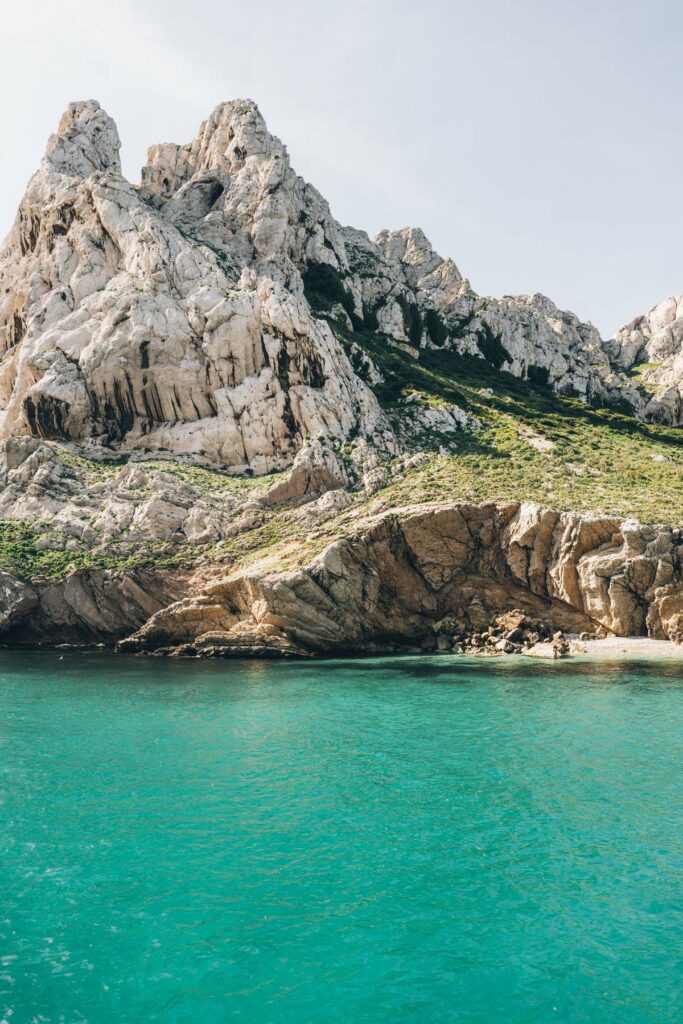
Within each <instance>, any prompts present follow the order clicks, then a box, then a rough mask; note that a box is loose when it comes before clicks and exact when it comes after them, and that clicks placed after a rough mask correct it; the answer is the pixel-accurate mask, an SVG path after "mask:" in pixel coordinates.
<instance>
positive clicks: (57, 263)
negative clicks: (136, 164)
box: [0, 102, 386, 472]
mask: <svg viewBox="0 0 683 1024" xmlns="http://www.w3.org/2000/svg"><path fill="white" fill-rule="evenodd" d="M228 140H230V141H228ZM118 150H119V139H118V134H117V131H116V127H115V125H114V123H113V121H112V120H111V118H109V117H108V116H107V115H106V114H105V113H104V111H103V110H101V108H100V107H99V106H98V104H96V103H94V102H87V103H80V104H73V105H72V106H71V107H70V108H69V111H68V112H67V114H66V115H65V116H64V118H63V119H62V122H61V123H60V128H59V132H58V134H57V135H55V136H53V137H52V138H51V139H50V141H49V143H48V148H47V152H46V155H45V158H44V160H43V162H42V164H41V167H40V169H39V171H38V172H37V173H36V175H34V177H33V178H32V180H31V182H30V183H29V186H28V190H27V193H26V196H25V197H24V199H23V200H22V203H21V206H20V208H19V212H18V214H17V218H16V221H15V224H14V226H13V229H12V231H11V233H10V235H9V238H8V239H7V242H6V245H5V248H4V250H3V253H2V257H1V259H0V295H1V296H2V309H1V312H0V323H1V325H2V326H1V327H0V337H1V338H2V348H3V359H2V364H1V366H0V406H1V407H2V414H1V426H0V430H1V432H2V435H3V436H9V435H12V434H16V433H25V432H28V433H31V434H33V435H35V436H38V437H43V438H51V439H64V440H86V439H94V440H96V441H97V442H99V443H101V444H106V445H110V446H113V447H116V448H120V449H123V450H128V451H130V450H134V449H140V448H144V449H146V450H150V451H155V450H165V451H169V452H172V453H174V454H186V455H191V456H195V457H197V458H200V459H203V460H205V461H207V462H209V463H213V464H218V465H224V466H231V467H241V466H245V467H250V468H251V469H253V470H254V471H256V472H266V471H268V470H269V469H272V468H275V467H277V466H280V465H286V464H288V463H290V462H291V461H292V460H293V458H294V455H295V454H296V451H297V450H298V449H299V448H300V446H301V443H302V441H303V439H304V438H306V437H311V436H317V435H319V434H324V435H326V436H330V437H337V438H344V437H346V436H348V435H349V434H350V433H352V432H355V433H357V432H362V433H363V434H364V435H367V436H373V435H375V434H376V433H378V432H379V434H380V435H381V434H382V432H383V431H384V432H386V428H385V427H384V426H383V422H382V417H381V414H380V411H379V408H378V406H377V403H376V401H375V398H374V396H373V395H372V393H371V392H370V391H369V390H368V388H367V387H366V386H365V384H363V383H362V382H361V381H360V380H359V379H358V378H357V377H356V375H355V374H354V372H353V370H352V369H351V366H350V364H349V362H348V359H347V358H346V356H345V355H344V352H343V350H342V348H341V347H340V345H339V343H338V342H337V341H336V340H335V338H334V336H333V334H332V332H331V330H330V328H329V327H328V325H327V324H326V323H325V322H324V321H321V320H319V319H315V318H313V317H312V315H311V312H310V309H309V307H308V304H307V302H306V300H305V298H304V295H303V287H302V283H301V276H300V274H299V271H298V270H297V269H296V265H295V263H294V262H293V259H292V257H293V256H297V257H298V258H299V259H301V255H302V252H303V250H304V249H305V248H306V246H308V247H309V248H311V249H312V250H314V249H315V239H316V234H315V229H316V228H317V227H319V225H318V220H317V219H316V218H320V219H321V220H322V221H323V222H324V221H325V218H326V217H327V219H328V220H329V211H327V207H326V204H324V203H323V201H322V200H321V199H320V197H319V196H317V193H314V191H313V190H311V189H309V188H308V187H307V186H305V185H304V183H303V182H302V181H301V179H299V178H297V177H296V175H294V173H293V172H292V171H291V169H290V168H289V162H288V159H287V155H286V153H285V151H284V149H283V147H282V146H281V144H280V143H278V142H277V141H276V140H274V139H272V137H271V136H270V135H268V133H267V131H266V130H265V126H264V124H263V121H262V119H261V117H260V115H259V114H258V111H257V110H256V108H255V107H254V105H253V104H226V105H224V106H223V107H220V108H219V109H218V110H217V111H216V112H215V113H214V115H213V116H212V118H211V119H210V121H209V122H207V124H205V125H203V126H202V129H201V130H200V133H199V136H198V138H197V140H196V141H195V143H194V144H193V146H192V147H189V148H188V153H187V155H186V156H184V155H182V154H181V153H180V151H179V148H178V147H172V146H162V147H157V148H156V149H155V150H153V151H152V153H151V163H150V166H149V167H148V168H146V169H145V172H144V173H143V185H142V186H141V188H140V189H139V190H137V189H135V188H134V187H133V186H131V185H130V184H129V183H128V182H127V181H126V180H125V179H124V178H123V177H122V176H121V173H120V164H119V157H118ZM304 210H308V212H309V214H310V218H311V223H310V224H309V225H307V226H304V227H301V230H300V233H299V229H298V228H296V229H295V228H294V226H293V225H294V223H295V222H296V223H299V222H300V215H301V214H302V213H303V211H304ZM331 223H332V222H331ZM319 230H320V231H321V232H322V230H323V229H322V228H319ZM300 234H301V237H300ZM303 236H306V237H303ZM290 243H291V245H290ZM320 244H322V242H321V243H320ZM290 250H291V251H290Z"/></svg>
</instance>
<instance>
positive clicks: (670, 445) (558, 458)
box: [330, 322, 683, 525]
mask: <svg viewBox="0 0 683 1024" xmlns="http://www.w3.org/2000/svg"><path fill="white" fill-rule="evenodd" d="M330 323H331V326H332V327H333V330H334V331H335V333H336V334H337V336H338V337H339V339H340V340H341V341H342V343H343V344H344V345H345V346H346V347H347V348H349V347H350V346H351V344H352V343H355V344H357V345H360V346H361V347H362V348H363V349H364V350H365V351H366V352H367V353H368V355H370V356H371V358H372V359H373V360H374V362H375V363H376V365H377V367H378V368H379V369H380V370H381V372H382V374H383V376H384V382H383V383H382V384H380V385H378V386H377V387H376V388H375V391H376V394H377V396H378V398H379V400H380V402H381V403H382V405H383V406H384V407H385V408H386V409H387V411H388V412H390V413H391V412H394V413H395V414H397V415H400V414H401V403H402V401H403V400H404V399H405V398H406V397H407V396H409V395H410V394H411V393H414V392H416V391H418V392H420V393H421V394H422V395H423V396H424V398H425V401H427V402H429V403H430V404H437V403H438V404H442V403H444V402H445V403H452V404H455V405H458V406H460V408H462V409H464V410H465V411H466V412H467V413H468V414H470V415H471V416H473V417H475V418H476V419H477V420H478V421H479V422H480V423H481V425H482V427H483V429H482V430H463V431H458V432H457V433H456V434H454V435H452V440H451V441H450V443H449V444H448V449H449V451H448V454H443V455H440V456H439V457H438V458H437V459H435V460H432V461H431V462H430V463H428V464H427V465H426V466H423V467H418V468H417V469H415V470H413V471H411V472H410V473H409V474H406V476H405V477H404V479H403V480H401V481H399V482H398V483H396V484H394V485H392V486H390V487H389V489H388V490H387V491H385V492H383V493H382V497H383V499H384V501H385V502H386V503H387V504H391V505H399V504H403V503H406V502H414V501H435V500H475V501H482V500H486V499H492V498H494V499H512V500H531V501H538V502H542V503H544V504H548V505H552V506H553V507H555V508H559V509H562V510H565V509H573V510H575V511H577V512H594V513H596V514H607V515H619V516H631V515H632V516H636V517H637V518H638V519H640V520H641V521H642V522H665V523H671V524H676V525H678V524H680V523H681V522H683V431H681V430H680V429H676V428H672V427H662V426H658V425H656V424H646V423H641V422H640V421H638V420H636V419H634V418H633V417H632V416H628V415H624V414H622V413H620V412H617V411H614V410H612V409H604V408H603V409H593V408H591V407H590V406H588V405H586V404H585V403H584V402H581V401H580V400H578V399H574V398H566V397H563V396H560V395H557V394H555V393H554V392H553V391H551V390H550V389H549V388H547V387H543V386H542V385H539V384H536V383H533V382H532V381H523V380H520V379H519V378H517V377H513V376H512V375H511V374H509V373H505V372H503V371H501V370H497V369H495V368H494V367H493V366H491V365H489V364H488V363H486V362H485V361H484V360H482V359H477V358H475V357H471V356H461V355H458V354H457V353H455V352H449V351H445V350H443V349H425V350H422V351H421V352H420V358H419V361H416V360H415V359H412V358H411V357H410V356H409V355H408V354H406V353H405V352H403V351H402V350H400V349H398V348H394V347H392V346H390V345H389V344H388V343H387V340H386V339H385V338H383V337H381V336H379V335H377V334H372V333H370V332H362V331H356V332H353V333H349V332H347V331H346V330H345V329H344V328H343V327H341V326H340V325H339V324H337V323H333V322H330Z"/></svg>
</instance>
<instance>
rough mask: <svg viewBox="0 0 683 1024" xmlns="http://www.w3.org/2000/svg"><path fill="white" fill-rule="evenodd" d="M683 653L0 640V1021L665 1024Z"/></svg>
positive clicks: (677, 850) (674, 916) (679, 1005)
mask: <svg viewBox="0 0 683 1024" xmlns="http://www.w3.org/2000/svg"><path fill="white" fill-rule="evenodd" d="M682 675H683V666H681V664H678V665H676V664H670V665H668V666H667V665H660V666H659V667H657V666H652V665H651V666H646V665H630V666H628V665H627V666H623V665H622V666H616V665H611V666H598V665H595V664H593V665H589V666H585V665H584V666H578V665H576V664H568V665H559V666H548V665H540V666H537V665H535V664H531V665H529V664H527V663H526V662H525V663H522V664H520V663H519V662H517V661H510V662H506V663H505V664H501V663H496V664H495V665H492V664H491V663H490V662H489V663H485V664H484V663H481V662H479V663H473V662H468V661H466V660H464V659H455V658H450V657H444V658H438V659H437V658H434V659H425V658H410V659H403V660H399V659H381V660H366V661H355V662H354V661H345V662H323V663H317V664H294V663H290V664H286V663H280V664H278V663H256V662H252V663H237V662H235V663H219V664H216V663H211V664H201V663H199V664H195V663H191V662H173V661H160V660H140V659H132V658H131V659H127V658H122V659H119V660H116V659H114V658H111V657H106V656H95V655H92V656H84V655H80V656H67V655H65V656H64V657H63V658H62V659H59V658H58V656H57V655H55V654H47V653H46V654H33V655H25V654H15V653H7V652H4V653H2V654H0V825H1V831H0V872H1V873H0V1022H2V1021H5V1022H7V1024H28V1022H32V1021H35V1022H53V1021H54V1022H67V1024H71V1022H79V1021H86V1020H87V1021H90V1022H93V1024H105V1022H106V1024H110V1022H116V1024H120V1022H145V1024H150V1022H157V1021H163V1022H178V1024H180V1022H193V1024H213V1022H223V1021H245V1022H249V1024H264V1022H272V1024H300V1022H316V1024H317V1022H322V1024H327V1022H342V1021H343V1022H353V1024H362V1022H373V1024H375V1022H385V1021H386V1022H392V1024H396V1022H420V1024H423V1022H424V1024H433V1022H441V1021H443V1022H446V1021H448V1022H453V1021H457V1022H468V1024H469V1022H472V1024H474V1022H476V1024H489V1022H491V1024H493V1022H496V1024H500V1022H503V1024H522V1022H530V1024H531V1022H533V1024H535V1022H541V1021H557V1022H560V1021H562V1022H565V1021H566V1022H570V1021H571V1022H574V1021H577V1022H578V1021H585V1022H590V1024H631V1022H633V1024H648V1022H653V1024H655V1022H656V1024H663V1022H677V1024H678V1022H680V1021H681V1020H683V982H682V978H683V888H682V882H683V768H682V765H683V679H682V678H681V677H682Z"/></svg>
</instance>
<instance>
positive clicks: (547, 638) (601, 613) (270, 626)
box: [0, 502, 683, 657]
mask: <svg viewBox="0 0 683 1024" xmlns="http://www.w3.org/2000/svg"><path fill="white" fill-rule="evenodd" d="M351 522H352V523H353V526H352V528H351V527H348V528H347V532H346V533H345V534H344V535H343V536H339V537H338V538H337V539H335V540H334V541H333V542H332V543H330V544H328V545H327V546H326V547H324V548H323V550H322V551H321V552H320V553H319V554H318V555H314V556H313V557H311V556H310V555H308V554H307V548H306V546H305V543H304V544H302V545H299V548H298V549H297V547H296V546H295V547H294V548H292V546H291V545H288V546H287V547H286V548H285V549H284V550H283V551H282V552H280V555H279V557H278V555H277V553H273V554H271V555H270V556H269V557H268V558H266V559H263V560H261V561H258V560H257V561H254V562H252V563H250V564H247V565H245V566H242V567H240V566H229V567H223V566H221V565H217V564H212V563H211V562H210V561H208V560H205V561H204V562H202V563H201V564H199V565H197V566H196V567H195V568H194V569H193V570H190V569H187V570H184V571H179V570H175V571H174V570H172V569H158V570H154V569H145V570H136V571H134V572H130V573H125V572H120V571H119V572H117V571H114V570H104V569H91V570H80V571H79V572H76V573H73V574H71V575H70V576H68V577H67V578H66V579H64V580H55V581H42V582H41V581H33V583H28V582H26V581H22V580H20V579H17V578H15V577H12V576H11V575H9V574H3V575H2V577H0V610H1V616H0V630H1V632H0V639H1V640H2V641H3V642H5V643H8V644H11V645H16V644H22V645H27V644H28V645H31V644H56V643H74V644H83V643H104V644H107V645H109V646H112V645H115V646H116V650H118V651H121V652H134V653H137V652H147V653H160V654H175V655H188V656H202V657H230V656H233V657H312V656H329V655H335V654H346V653H349V652H354V653H366V654H371V653H380V652H383V653H384V652H400V651H414V650H418V651H422V652H429V651H451V650H452V651H455V653H461V652H462V653H478V652H482V653H483V652H487V653H492V654H494V653H496V654H505V653H509V654H513V653H522V652H528V653H532V652H533V650H534V648H539V647H540V652H537V653H543V650H544V647H543V645H547V647H546V648H545V650H546V653H549V654H551V656H561V655H563V654H565V653H567V650H568V643H567V640H566V638H567V637H570V636H571V637H577V638H580V641H581V642H585V641H590V640H591V639H592V638H594V637H606V636H610V635H612V636H623V637H629V636H630V637H633V636H648V637H650V638H652V639H656V640H668V641H672V642H678V643H681V641H683V587H682V585H681V577H682V572H681V565H682V554H683V538H682V535H681V531H680V530H672V529H670V528H668V527H650V526H642V525H639V524H637V523H635V522H634V521H633V520H619V519H616V518H611V517H590V516H578V515H576V514H574V513H560V512H557V511H555V510H553V509H548V508H544V507H542V506H539V505H535V504H532V503H515V502H488V503H483V504H475V505H471V504H467V503H440V504H435V505H427V506H409V507H406V508H401V509H395V510H390V511H388V512H384V513H381V514H379V515H376V516H370V517H367V518H365V519H361V520H360V521H357V522H355V523H354V522H353V520H352V521H351Z"/></svg>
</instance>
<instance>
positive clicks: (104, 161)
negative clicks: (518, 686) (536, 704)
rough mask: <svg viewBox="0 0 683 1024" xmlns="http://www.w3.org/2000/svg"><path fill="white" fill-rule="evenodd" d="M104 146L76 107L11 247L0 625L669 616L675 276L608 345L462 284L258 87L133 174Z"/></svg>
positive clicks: (243, 635) (451, 633) (78, 640)
mask: <svg viewBox="0 0 683 1024" xmlns="http://www.w3.org/2000/svg"><path fill="white" fill-rule="evenodd" d="M119 145H120V143H119V136H118V132H117V129H116V125H115V124H114V122H113V120H112V119H111V118H110V117H109V116H108V114H107V113H105V111H104V110H102V108H101V107H100V106H99V104H98V103H96V102H95V101H92V100H90V101H86V102H80V103H73V104H71V105H70V106H69V108H68V110H67V112H66V113H65V114H64V116H63V117H62V120H61V122H60V124H59V127H58V130H57V132H56V133H55V134H54V135H52V136H51V137H50V139H49V140H48V144H47V148H46V152H45V156H44V158H43V160H42V163H41V166H40V168H39V169H38V171H37V172H36V173H35V175H34V176H33V178H32V179H31V181H30V182H29V184H28V187H27V190H26V194H25V196H24V198H23V199H22V200H21V203H20V204H19V209H18V212H17V216H16V219H15V222H14V225H13V226H12V229H11V231H10V233H9V235H8V237H7V239H6V241H5V243H4V246H3V249H2V252H1V254H0V349H1V353H2V361H1V362H0V483H1V490H0V569H1V570H2V573H0V634H1V635H0V639H2V640H3V641H4V642H5V643H8V644H22V643H26V644H29V643H30V644H38V643H46V644H55V643H74V644H82V643H106V644H115V643H118V645H119V648H120V649H124V650H135V651H152V652H159V651H164V652H171V653H183V654H188V655H190V654H191V655H197V654H214V655H215V654H238V655H245V654H253V655H271V654H272V655H283V654H289V655H310V654H316V653H321V652H325V651H342V650H365V651H372V650H410V649H418V650H425V649H427V650H431V649H437V650H450V649H456V650H459V649H470V648H471V647H472V643H474V646H475V647H476V646H477V645H479V643H480V641H479V640H474V641H472V640H471V638H472V636H475V637H488V638H490V639H491V644H489V646H490V647H495V646H496V645H498V647H497V649H498V650H500V651H505V650H506V647H505V645H506V644H508V647H510V645H511V644H513V641H512V640H510V639H509V638H507V634H505V632H504V631H503V632H501V630H503V627H501V626H496V623H500V622H501V621H503V622H505V621H507V620H506V619H505V616H506V615H509V614H510V613H512V612H515V614H517V615H518V617H519V616H521V618H520V619H519V621H520V622H521V621H522V620H523V621H524V622H527V623H532V624H533V623H535V624H536V625H532V626H529V629H528V630H527V633H528V634H529V635H533V636H535V637H539V638H541V639H542V638H543V637H546V636H552V635H553V630H561V631H565V632H569V633H578V634H580V633H587V634H589V635H606V634H608V633H615V634H617V635H622V636H625V635H649V636H652V637H657V638H660V639H673V640H677V641H681V640H683V583H682V578H683V534H682V533H681V527H683V521H682V520H681V508H683V472H682V471H683V446H682V444H681V440H682V435H681V432H680V427H681V426H682V425H683V297H681V296H678V297H675V298H670V299H667V300H665V301H664V302H660V303H659V304H658V305H656V306H654V307H653V308H652V309H651V310H650V312H649V313H647V314H646V315H644V316H640V317H638V318H636V319H635V320H633V321H632V322H631V323H630V324H628V325H627V326H625V327H624V328H622V329H621V330H620V331H619V332H617V334H616V336H615V337H614V338H612V339H607V340H603V339H602V338H601V337H600V336H599V334H598V332H597V330H596V329H595V328H594V327H593V326H592V325H591V324H589V323H582V322H581V321H580V320H579V319H578V318H577V317H576V316H574V315H573V314H572V313H569V312H565V311H562V310H559V309H558V308H557V307H556V306H555V305H554V304H553V303H552V302H551V301H550V299H548V298H546V297H544V296H542V295H538V294H536V295H531V296H529V295H522V296H505V297H503V298H489V297H485V296H480V295H478V294H477V293H476V292H475V291H474V290H473V289H472V287H471V286H470V283H469V281H468V280H467V279H466V278H465V277H463V275H462V274H461V272H460V271H459V269H458V267H457V266H456V265H455V263H454V262H453V261H452V260H451V259H448V258H442V257H441V256H439V255H438V254H437V253H436V252H434V250H433V249H432V247H431V245H430V243H429V241H428V240H427V238H426V237H425V235H424V234H423V232H422V231H421V230H420V229H419V228H403V229H400V230H385V231H381V232H380V233H379V234H378V235H377V236H376V237H375V238H373V239H371V238H369V237H368V235H367V234H365V233H364V232H363V231H360V230H357V229H354V228H349V227H344V226H342V225H341V224H339V223H338V222H337V221H336V220H335V219H334V217H333V216H332V214H331V212H330V207H329V205H328V203H327V202H326V201H325V199H323V197H322V196H321V195H320V193H319V192H317V191H316V189H315V188H314V187H313V186H312V185H310V184H308V183H307V182H305V181H304V180H303V179H302V178H301V177H299V176H298V175H297V174H296V172H295V171H294V170H293V169H292V167H291V165H290V161H289V156H288V153H287V150H286V148H285V147H284V145H283V144H282V143H281V142H280V141H279V140H278V139H276V138H275V137H273V136H272V135H271V134H270V133H269V131H268V129H267V127H266V124H265V122H264V120H263V118H262V116H261V114H260V112H259V110H258V108H257V107H256V105H255V104H254V103H253V102H251V101H249V100H237V101H232V102H228V103H223V104H221V105H220V106H218V107H217V108H216V109H215V110H214V112H213V113H212V114H211V116H210V117H209V119H208V120H207V121H205V122H204V123H203V124H202V125H201V126H200V128H199V131H198V133H197V136H196V138H195V139H194V140H193V141H192V142H191V143H188V144H186V145H176V144H172V143H164V144H160V145H155V146H152V147H151V149H150V150H149V152H148V156H147V163H146V165H145V166H144V167H143V168H142V173H141V178H140V183H139V184H138V185H133V184H131V183H129V182H128V181H127V180H126V179H125V178H124V177H123V175H122V173H121V163H120V159H119ZM501 617H502V619H501ZM525 628H526V627H525ZM508 632H510V631H509V630H508ZM514 632H515V630H514V629H513V630H512V633H514ZM520 635H521V634H520ZM525 635H527V634H525ZM481 642H482V643H485V641H481Z"/></svg>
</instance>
